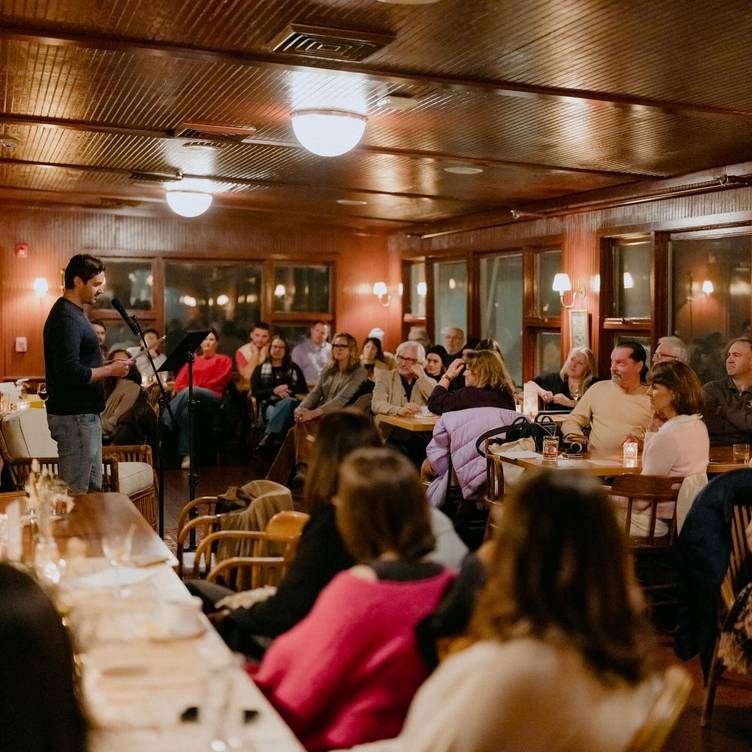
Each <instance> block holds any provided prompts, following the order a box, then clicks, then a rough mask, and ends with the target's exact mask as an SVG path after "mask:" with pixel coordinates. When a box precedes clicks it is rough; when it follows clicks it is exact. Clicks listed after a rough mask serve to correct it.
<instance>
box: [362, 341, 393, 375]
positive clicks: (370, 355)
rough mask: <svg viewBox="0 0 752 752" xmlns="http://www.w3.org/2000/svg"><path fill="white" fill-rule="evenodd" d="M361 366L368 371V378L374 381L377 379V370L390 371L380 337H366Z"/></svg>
mask: <svg viewBox="0 0 752 752" xmlns="http://www.w3.org/2000/svg"><path fill="white" fill-rule="evenodd" d="M360 364H361V365H362V366H363V368H365V369H366V373H367V374H368V378H369V379H371V380H372V381H373V380H374V379H375V373H376V371H377V370H379V371H388V370H390V368H391V367H390V366H389V365H387V362H386V360H385V358H384V348H383V347H382V346H381V340H380V339H379V338H378V337H366V340H365V342H363V350H362V352H361V354H360Z"/></svg>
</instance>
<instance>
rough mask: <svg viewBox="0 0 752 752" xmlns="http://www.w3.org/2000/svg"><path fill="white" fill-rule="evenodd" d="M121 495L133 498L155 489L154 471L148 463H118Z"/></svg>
mask: <svg viewBox="0 0 752 752" xmlns="http://www.w3.org/2000/svg"><path fill="white" fill-rule="evenodd" d="M118 481H119V483H120V493H123V494H125V495H126V496H132V495H133V494H135V493H138V492H139V491H145V490H147V489H149V488H153V487H154V470H153V468H152V466H151V465H150V464H148V463H147V462H118Z"/></svg>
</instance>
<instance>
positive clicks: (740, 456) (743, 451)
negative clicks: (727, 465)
mask: <svg viewBox="0 0 752 752" xmlns="http://www.w3.org/2000/svg"><path fill="white" fill-rule="evenodd" d="M732 452H733V456H734V462H744V463H745V464H746V463H747V462H749V444H734V445H733V446H732Z"/></svg>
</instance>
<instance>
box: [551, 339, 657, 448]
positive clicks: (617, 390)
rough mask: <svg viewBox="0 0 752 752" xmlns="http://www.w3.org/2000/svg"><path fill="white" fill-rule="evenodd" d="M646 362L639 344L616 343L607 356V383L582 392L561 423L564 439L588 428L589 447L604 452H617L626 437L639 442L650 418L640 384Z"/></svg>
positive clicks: (644, 388) (645, 391) (648, 406)
mask: <svg viewBox="0 0 752 752" xmlns="http://www.w3.org/2000/svg"><path fill="white" fill-rule="evenodd" d="M646 360H647V355H646V353H645V348H644V347H643V346H642V345H641V344H640V343H639V342H633V341H631V340H628V341H624V342H619V344H618V345H616V347H615V348H614V349H613V351H612V353H611V380H610V381H599V382H598V383H597V384H593V385H592V386H591V387H590V388H589V389H588V390H587V391H586V392H585V394H584V395H583V396H582V399H580V401H579V402H578V403H577V406H576V407H575V408H574V410H572V412H571V413H570V414H569V415H568V416H567V419H566V420H565V421H564V423H563V424H562V427H561V430H562V433H563V434H564V436H566V435H567V434H568V433H575V434H579V433H582V429H583V428H585V427H586V426H590V429H591V430H590V447H591V448H592V449H601V450H605V451H614V450H618V449H620V448H621V445H622V444H623V443H624V441H625V440H626V439H627V438H630V437H632V438H636V439H638V440H642V438H643V436H644V435H645V430H646V429H647V427H648V425H649V424H650V421H651V418H652V411H651V409H650V398H649V397H648V388H647V386H646V385H645V384H644V383H643V378H644V375H645V372H646V371H647V368H646V367H645V362H646Z"/></svg>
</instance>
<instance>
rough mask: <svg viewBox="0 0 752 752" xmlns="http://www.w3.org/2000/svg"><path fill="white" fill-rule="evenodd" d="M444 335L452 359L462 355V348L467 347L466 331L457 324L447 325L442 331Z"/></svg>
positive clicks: (445, 345)
mask: <svg viewBox="0 0 752 752" xmlns="http://www.w3.org/2000/svg"><path fill="white" fill-rule="evenodd" d="M442 335H443V337H444V347H445V348H446V351H447V353H448V354H449V358H450V360H453V359H454V358H460V357H462V350H463V349H464V347H465V332H464V331H462V329H459V328H458V327H456V326H451V327H447V328H446V329H444V331H443V332H442Z"/></svg>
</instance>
